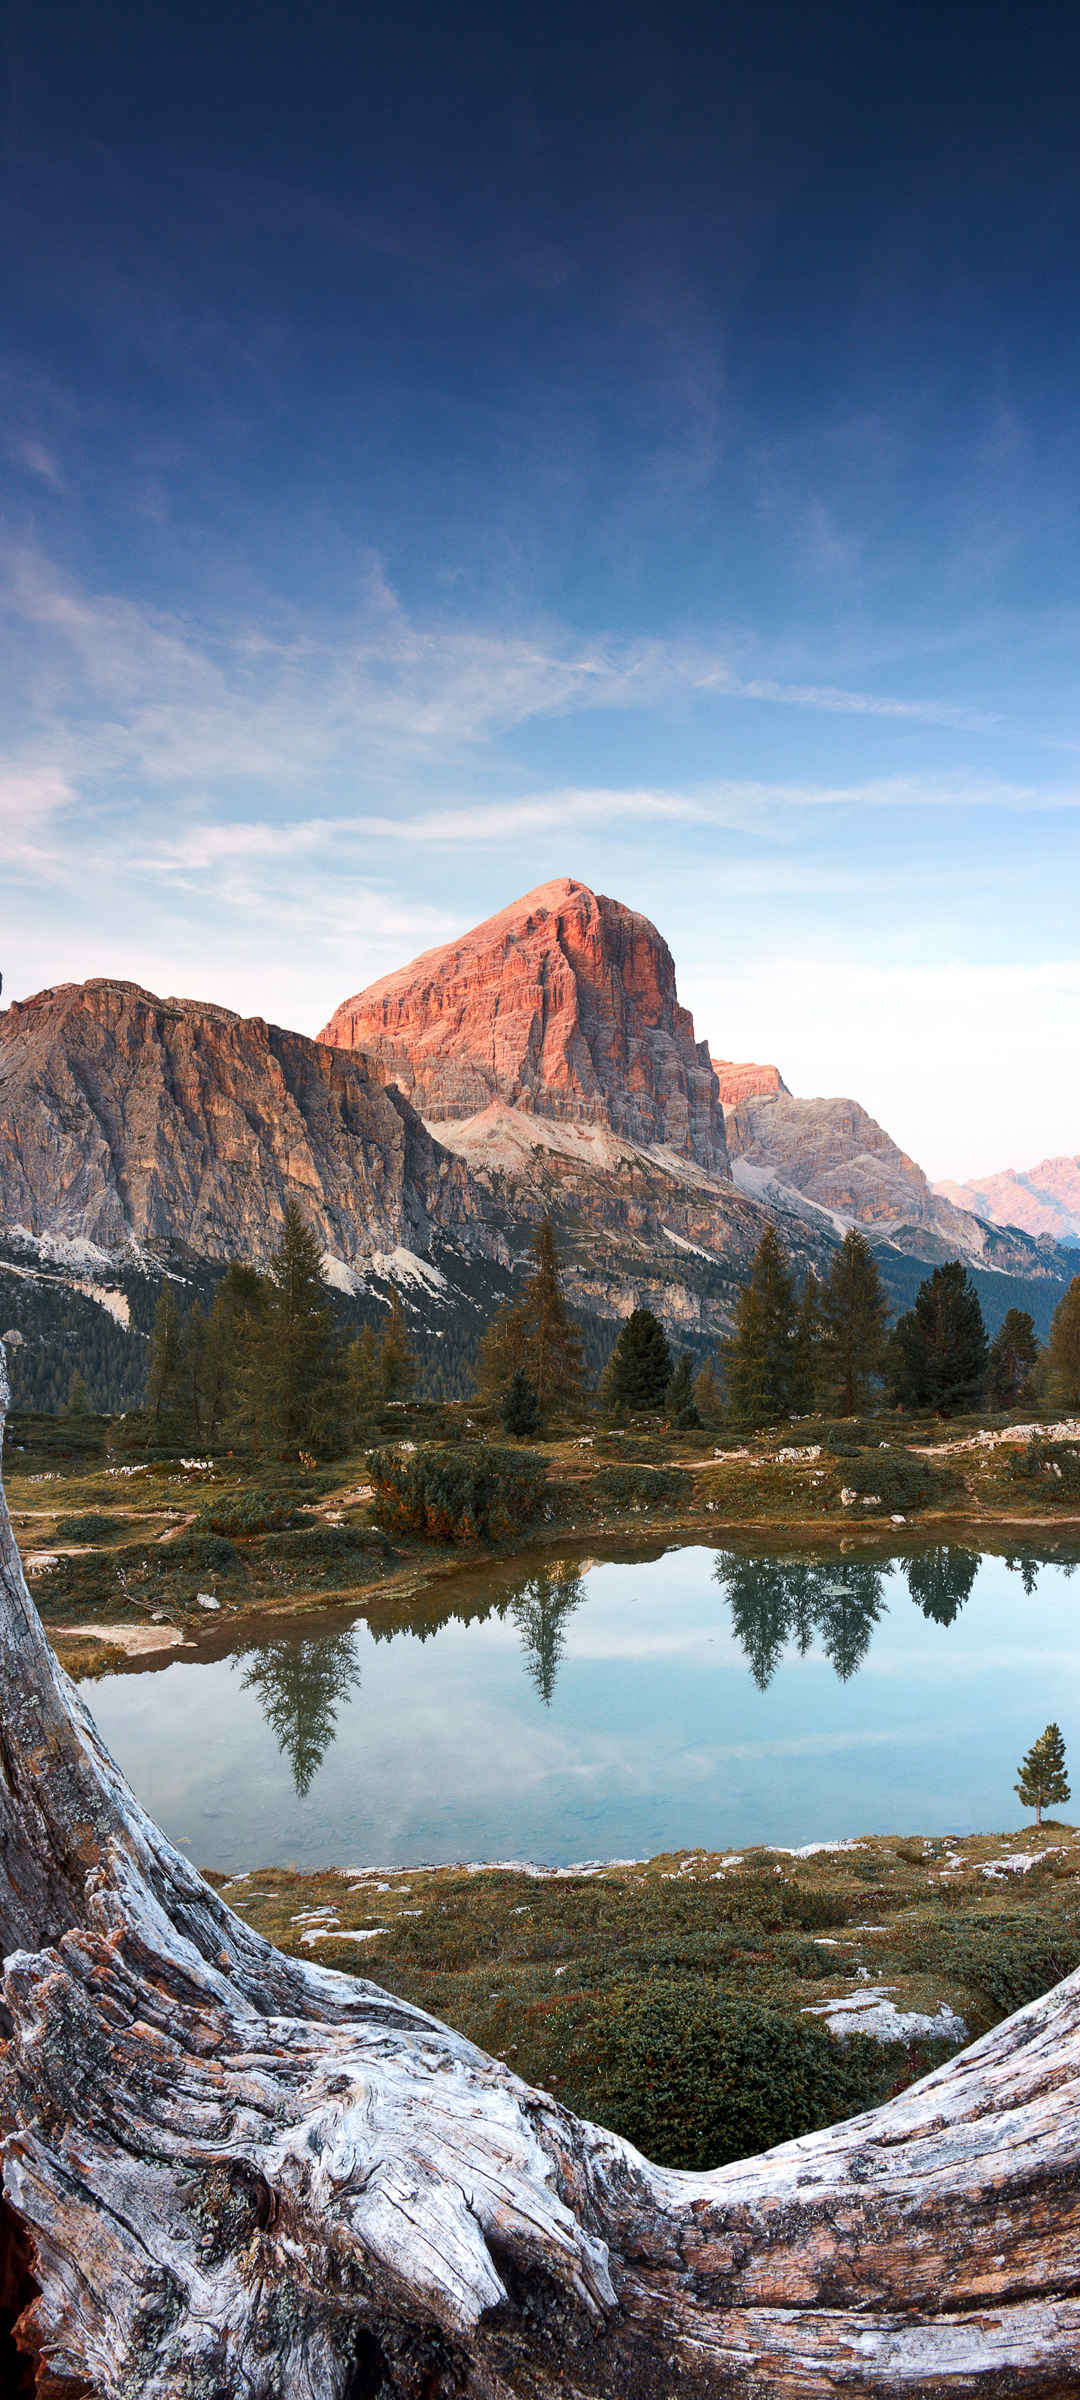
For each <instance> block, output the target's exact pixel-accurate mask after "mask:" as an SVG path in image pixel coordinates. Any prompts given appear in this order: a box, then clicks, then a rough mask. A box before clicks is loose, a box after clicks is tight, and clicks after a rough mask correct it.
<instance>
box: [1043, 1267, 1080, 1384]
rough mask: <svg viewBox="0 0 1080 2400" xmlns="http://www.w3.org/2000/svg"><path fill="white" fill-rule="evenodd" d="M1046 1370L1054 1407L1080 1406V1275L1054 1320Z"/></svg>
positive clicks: (1058, 1307)
mask: <svg viewBox="0 0 1080 2400" xmlns="http://www.w3.org/2000/svg"><path fill="white" fill-rule="evenodd" d="M1044 1373H1045V1383H1046V1397H1047V1399H1048V1400H1049V1401H1050V1403H1051V1405H1052V1406H1053V1407H1054V1408H1076V1407H1078V1406H1080V1275H1074V1276H1073V1279H1072V1282H1071V1283H1070V1285H1069V1288H1068V1291H1067V1292H1066V1294H1065V1297H1064V1299H1063V1300H1059V1301H1058V1304H1057V1307H1056V1308H1055V1310H1054V1314H1053V1316H1052V1318H1051V1320H1050V1339H1049V1341H1048V1342H1047V1345H1046V1359H1045V1370H1044Z"/></svg>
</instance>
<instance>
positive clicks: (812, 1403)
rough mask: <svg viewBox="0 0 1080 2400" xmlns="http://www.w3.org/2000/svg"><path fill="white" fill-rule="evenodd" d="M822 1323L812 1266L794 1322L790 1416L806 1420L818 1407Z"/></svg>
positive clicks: (818, 1293) (817, 1282)
mask: <svg viewBox="0 0 1080 2400" xmlns="http://www.w3.org/2000/svg"><path fill="white" fill-rule="evenodd" d="M822 1341H823V1324H822V1313H821V1285H820V1283H819V1281H818V1278H817V1276H816V1275H815V1273H814V1270H813V1268H812V1267H809V1268H808V1269H807V1273H806V1280H805V1282H804V1284H803V1288H802V1295H801V1297H800V1300H799V1313H798V1317H797V1319H796V1322H795V1336H794V1342H793V1345H792V1358H791V1414H792V1416H793V1417H808V1416H810V1415H811V1414H812V1412H813V1410H814V1409H815V1408H816V1407H817V1404H818V1400H819V1398H820V1396H821V1379H822V1368H821V1350H822Z"/></svg>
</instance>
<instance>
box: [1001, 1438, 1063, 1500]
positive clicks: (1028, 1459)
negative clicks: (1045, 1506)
mask: <svg viewBox="0 0 1080 2400" xmlns="http://www.w3.org/2000/svg"><path fill="white" fill-rule="evenodd" d="M1006 1471H1007V1475H1008V1479H1009V1482H1010V1483H1011V1484H1012V1485H1013V1487H1014V1488H1015V1489H1016V1490H1018V1491H1021V1492H1024V1493H1025V1494H1028V1493H1030V1494H1031V1496H1032V1497H1033V1498H1038V1499H1039V1500H1041V1501H1043V1502H1044V1503H1045V1502H1046V1501H1048V1500H1049V1501H1057V1502H1059V1503H1060V1502H1062V1501H1073V1502H1075V1501H1077V1500H1080V1447H1078V1446H1077V1444H1076V1443H1075V1442H1046V1441H1043V1439H1042V1437H1041V1435H1039V1434H1034V1435H1033V1436H1032V1439H1031V1441H1030V1442H1028V1443H1027V1444H1026V1446H1025V1448H1024V1449H1023V1450H1021V1451H1019V1452H1014V1453H1013V1454H1012V1456H1010V1458H1009V1462H1008V1467H1007V1470H1006Z"/></svg>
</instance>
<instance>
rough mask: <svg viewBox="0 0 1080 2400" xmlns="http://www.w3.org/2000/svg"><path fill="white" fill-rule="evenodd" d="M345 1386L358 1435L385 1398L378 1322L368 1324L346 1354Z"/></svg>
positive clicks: (350, 1414) (350, 1418) (348, 1407)
mask: <svg viewBox="0 0 1080 2400" xmlns="http://www.w3.org/2000/svg"><path fill="white" fill-rule="evenodd" d="M345 1389H346V1405H347V1410H348V1417H349V1426H350V1430H351V1432H352V1434H353V1435H354V1436H356V1435H357V1434H360V1433H362V1432H363V1430H364V1428H365V1427H366V1426H368V1425H370V1423H371V1420H372V1418H373V1416H374V1415H375V1412H376V1409H377V1408H378V1406H379V1402H380V1400H381V1398H382V1378H381V1375H380V1371H379V1345H378V1342H377V1340H376V1338H375V1327H374V1325H364V1326H362V1327H361V1329H360V1332H359V1333H358V1334H357V1336H356V1339H355V1341H352V1342H350V1344H349V1347H348V1350H347V1351H346V1354H345Z"/></svg>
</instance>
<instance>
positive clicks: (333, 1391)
mask: <svg viewBox="0 0 1080 2400" xmlns="http://www.w3.org/2000/svg"><path fill="white" fill-rule="evenodd" d="M341 1384H342V1378H341V1375H340V1370H339V1358H338V1353H337V1348H336V1344H335V1341H334V1335H333V1328H332V1323H331V1317H330V1310H329V1308H328V1307H327V1304H326V1287H325V1285H324V1283H323V1275H322V1254H321V1252H320V1249H319V1244H318V1242H317V1240H316V1238H315V1235H314V1234H313V1233H312V1232H311V1230H310V1228H309V1227H308V1226H307V1225H305V1223H304V1219H303V1217H302V1216H301V1213H300V1210H299V1208H298V1207H297V1205H296V1202H295V1200H290V1201H289V1203H288V1206H287V1208H286V1210H285V1223H284V1227H283V1229H282V1236H281V1242H280V1245H279V1247H278V1249H277V1250H275V1252H274V1255H273V1257H272V1259H271V1260H270V1264H269V1269H268V1273H267V1294H266V1306H265V1309H264V1311H263V1314H262V1320H261V1323H260V1326H259V1330H258V1337H257V1340H256V1342H255V1345H254V1356H253V1359H252V1369H251V1375H250V1385H251V1389H252V1398H253V1400H254V1402H255V1415H256V1422H257V1426H258V1438H259V1442H260V1446H261V1447H263V1448H265V1449H267V1450H272V1451H275V1452H276V1453H277V1454H278V1455H280V1456H281V1457H294V1456H295V1455H296V1452H297V1451H298V1450H299V1449H310V1448H315V1449H316V1450H319V1449H322V1450H324V1451H325V1450H330V1451H332V1450H333V1449H334V1448H336V1447H337V1445H338V1443H339V1441H340V1438H341V1425H340V1418H341V1414H342V1403H343V1397H344V1395H343V1391H342V1388H341Z"/></svg>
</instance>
